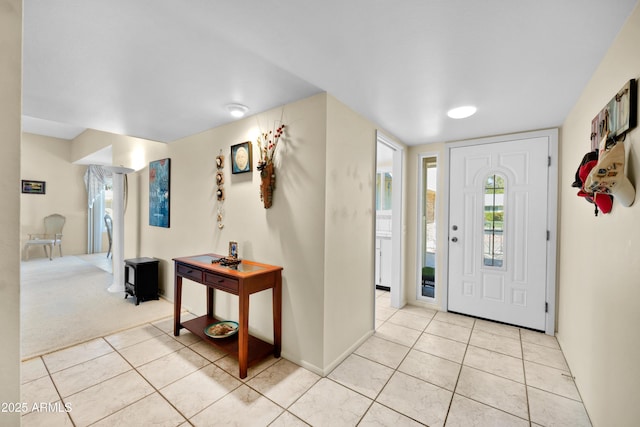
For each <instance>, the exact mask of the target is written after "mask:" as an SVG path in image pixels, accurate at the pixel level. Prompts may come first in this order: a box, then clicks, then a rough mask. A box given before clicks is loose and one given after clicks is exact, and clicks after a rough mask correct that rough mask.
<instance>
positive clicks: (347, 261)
mask: <svg viewBox="0 0 640 427" xmlns="http://www.w3.org/2000/svg"><path fill="white" fill-rule="evenodd" d="M375 154H376V128H375V127H374V126H373V125H372V124H371V123H370V122H369V121H367V120H365V119H363V118H362V117H361V116H359V115H357V114H356V113H355V112H353V111H352V110H350V109H349V108H347V107H346V106H345V105H344V104H342V103H340V102H339V101H337V100H336V99H335V98H333V97H331V96H329V97H328V99H327V150H326V156H327V157H326V159H327V160H326V161H327V167H326V178H325V186H326V187H325V188H326V191H325V193H326V194H325V218H324V229H325V233H324V243H325V248H324V260H325V264H324V277H325V280H324V303H325V305H324V325H325V327H324V328H325V329H324V342H325V348H324V359H325V367H331V366H333V364H335V363H336V362H337V361H340V360H341V359H342V358H344V357H346V356H347V354H345V352H347V351H349V352H351V351H353V350H355V348H354V346H355V345H357V344H358V343H359V342H360V340H362V339H363V338H365V337H366V336H368V334H369V333H370V332H371V331H372V329H373V326H374V313H373V307H374V283H375V281H374V264H373V260H374V246H375V243H374V235H375V231H374V230H375V223H374V221H375V215H374V213H375V205H374V203H375V196H374V194H375V188H374V187H375V173H376V160H375ZM345 319H349V320H348V322H345ZM346 324H348V325H349V327H345V325H346ZM336 331H339V333H336Z"/></svg>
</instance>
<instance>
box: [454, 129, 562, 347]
mask: <svg viewBox="0 0 640 427" xmlns="http://www.w3.org/2000/svg"><path fill="white" fill-rule="evenodd" d="M540 137H547V138H548V141H549V169H548V174H549V175H548V179H549V181H548V185H549V187H548V193H547V198H548V210H547V224H548V230H547V231H548V239H547V277H546V280H547V283H546V293H547V298H546V299H547V301H546V302H547V310H546V311H547V312H546V313H545V333H547V334H549V335H554V334H555V327H556V268H557V242H558V236H557V230H558V129H556V128H554V129H545V130H539V131H532V132H523V133H515V134H509V135H501V136H495V137H487V138H479V139H472V140H466V141H457V142H451V143H448V144H447V147H446V149H445V155H444V163H445V164H446V165H447V168H448V170H449V174H450V173H451V149H453V148H458V147H468V146H471V145H480V144H494V143H498V142H508V141H515V140H520V139H531V138H540ZM449 174H448V175H447V178H446V182H445V185H446V189H445V196H446V200H444V204H445V210H446V212H445V222H446V230H447V233H446V236H447V241H448V240H449V238H450V235H449V234H450V230H451V224H450V223H449V222H450V218H449V210H450V206H449V200H450V178H449ZM443 255H444V257H445V259H444V265H445V268H444V272H443V276H444V280H443V282H444V284H445V286H446V288H445V289H443V290H442V291H443V295H442V298H443V299H442V307H443V309H444V310H446V311H449V297H448V295H449V245H447V250H445V251H443Z"/></svg>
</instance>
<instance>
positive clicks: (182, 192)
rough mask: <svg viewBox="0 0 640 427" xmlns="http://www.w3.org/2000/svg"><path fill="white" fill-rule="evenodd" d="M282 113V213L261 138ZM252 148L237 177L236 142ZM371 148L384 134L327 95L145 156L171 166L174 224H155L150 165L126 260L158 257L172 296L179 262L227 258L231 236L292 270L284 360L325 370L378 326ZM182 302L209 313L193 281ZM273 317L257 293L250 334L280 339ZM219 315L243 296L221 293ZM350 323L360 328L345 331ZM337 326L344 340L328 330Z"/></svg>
mask: <svg viewBox="0 0 640 427" xmlns="http://www.w3.org/2000/svg"><path fill="white" fill-rule="evenodd" d="M281 117H283V121H284V122H285V124H286V125H287V133H286V138H284V139H283V140H282V142H281V145H280V153H279V164H278V168H277V182H276V184H277V188H276V192H275V196H274V204H273V206H272V207H271V208H270V209H264V207H263V206H262V202H261V200H260V197H259V194H258V187H259V182H260V177H259V171H257V170H256V169H255V167H256V165H257V154H258V152H257V146H256V144H255V141H256V137H257V135H258V132H259V130H262V131H265V130H268V129H272V128H273V126H274V123H275V121H278V120H280V118H281ZM244 141H253V150H254V156H253V172H252V173H250V174H237V175H233V174H231V170H230V146H231V145H233V144H237V143H240V142H244ZM374 151H375V127H374V126H373V125H372V124H370V123H368V122H366V121H365V120H363V119H362V118H361V117H359V116H357V115H355V114H354V113H353V112H351V111H349V110H348V109H346V108H345V107H344V106H343V105H342V104H340V103H339V102H337V101H336V100H335V99H333V98H332V97H331V96H329V95H326V94H320V95H316V96H313V97H310V98H307V99H303V100H301V101H298V102H295V103H293V104H288V105H286V106H285V107H284V108H283V109H281V108H277V109H274V110H271V111H267V112H265V113H261V114H258V115H256V116H252V117H249V118H246V119H243V120H238V121H235V122H232V123H230V124H228V125H225V126H221V127H218V128H215V129H211V130H208V131H206V132H203V133H200V134H198V135H193V136H190V137H187V138H183V139H181V140H178V141H175V142H173V143H170V144H168V146H167V150H166V151H162V152H160V151H158V152H156V153H154V154H155V157H154V156H152V155H149V154H148V151H147V157H148V159H147V160H156V159H159V158H163V157H169V158H171V227H170V228H159V227H151V226H149V225H148V185H149V180H148V175H147V169H146V168H145V169H142V170H140V171H139V172H137V173H135V174H133V175H134V176H133V177H132V181H134V182H135V184H134V190H133V192H132V193H131V196H132V197H131V198H130V199H129V203H130V206H131V204H133V206H135V209H137V211H138V213H139V215H137V217H136V216H135V215H131V217H130V216H129V213H128V214H127V223H126V230H131V229H133V228H135V227H137V228H138V234H139V237H140V239H139V240H140V247H139V250H137V252H135V253H131V252H125V255H126V256H134V255H135V256H152V257H156V258H159V259H161V264H160V265H161V267H160V268H161V277H162V279H161V282H162V283H161V288H162V291H161V292H162V293H163V294H164V295H165V296H166V297H167V298H168V299H170V300H173V274H174V269H173V262H172V259H173V258H175V257H180V256H187V255H194V254H199V253H210V252H214V253H219V254H225V253H226V252H227V251H228V242H229V241H231V240H233V241H237V242H238V244H239V251H240V257H242V258H247V259H254V260H257V261H261V262H266V263H270V264H275V265H281V266H283V267H284V272H283V350H282V352H283V356H285V357H287V358H288V359H290V360H292V361H295V362H297V363H300V364H302V365H303V366H305V367H308V368H309V369H312V370H314V371H316V372H319V373H326V368H327V366H331V365H332V364H334V363H335V360H336V359H339V358H340V357H342V355H343V354H344V353H345V352H346V351H347V350H348V349H349V347H350V346H351V345H353V343H354V342H355V341H358V340H359V339H361V338H362V337H363V336H364V335H365V334H367V333H370V331H371V330H372V327H373V311H372V309H373V222H372V220H373V219H372V209H373V188H372V182H373V176H374V166H375V162H374V157H373V156H374ZM220 152H222V154H224V155H225V157H226V164H225V169H224V175H225V183H224V187H225V190H226V200H225V201H224V203H223V208H224V212H225V217H224V228H223V229H221V230H219V229H218V228H217V222H216V212H217V207H218V202H217V200H216V198H215V194H214V192H215V185H214V183H215V172H216V168H215V163H214V160H215V157H216V156H217V155H218V154H219V153H220ZM121 154H122V155H124V154H125V153H124V152H123V153H121ZM115 156H116V150H114V157H115ZM125 165H126V164H125ZM130 182H131V181H130ZM134 192H135V193H134ZM347 201H348V202H349V208H347V207H346V203H347ZM347 210H348V211H347ZM135 221H138V223H137V224H132V222H135ZM345 233H346V235H349V236H352V237H353V239H348V240H346V239H345V238H344V236H345ZM127 235H129V231H127ZM343 267H344V268H343ZM355 269H357V271H358V272H360V274H355V273H353V272H352V271H353V270H355ZM356 302H357V307H358V311H357V312H355V313H354V311H353V308H354V303H356ZM183 304H184V305H185V306H186V307H188V308H190V309H191V310H193V311H194V312H196V313H197V314H203V313H204V311H205V298H204V288H203V287H202V286H201V285H197V284H194V283H191V282H189V281H187V280H185V281H184V291H183ZM360 307H363V308H362V310H360ZM270 310H271V294H270V293H269V292H264V293H260V294H256V295H254V296H252V297H251V311H250V325H249V327H250V329H251V331H252V333H254V334H256V335H258V336H261V337H265V338H267V339H269V338H270V337H271V336H272V325H271V311H270ZM216 313H217V314H219V315H220V316H222V317H227V318H234V317H236V316H237V297H235V296H232V295H228V294H224V293H221V294H220V295H218V296H217V298H216ZM336 313H337V314H336ZM345 316H349V319H350V325H352V329H345V327H344V317H345ZM329 328H330V329H331V330H332V331H335V330H340V331H341V333H340V334H336V333H334V332H331V333H325V331H326V330H328V329H329Z"/></svg>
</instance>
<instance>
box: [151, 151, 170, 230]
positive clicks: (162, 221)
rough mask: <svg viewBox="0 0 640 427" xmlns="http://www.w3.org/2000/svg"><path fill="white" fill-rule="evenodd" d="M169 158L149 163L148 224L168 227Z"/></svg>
mask: <svg viewBox="0 0 640 427" xmlns="http://www.w3.org/2000/svg"><path fill="white" fill-rule="evenodd" d="M170 188H171V159H162V160H156V161H153V162H150V163H149V225H153V226H156V227H164V228H169V213H170V209H169V208H170V206H171V203H170V201H171V198H170Z"/></svg>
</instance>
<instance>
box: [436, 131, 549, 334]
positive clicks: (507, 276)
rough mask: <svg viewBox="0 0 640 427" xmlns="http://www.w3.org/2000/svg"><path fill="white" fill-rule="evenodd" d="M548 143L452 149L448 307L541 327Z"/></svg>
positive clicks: (541, 140) (542, 139)
mask: <svg viewBox="0 0 640 427" xmlns="http://www.w3.org/2000/svg"><path fill="white" fill-rule="evenodd" d="M548 159H549V142H548V138H546V137H539V138H529V139H520V140H515V141H507V142H497V143H491V144H481V145H472V146H466V147H455V148H452V149H451V151H450V195H449V203H450V207H449V227H450V230H449V274H448V280H449V283H448V310H449V311H455V312H459V313H464V314H469V315H473V316H477V317H481V318H485V319H491V320H497V321H500V322H505V323H509V324H514V325H519V326H524V327H528V328H533V329H537V330H545V318H546V316H545V311H546V305H545V302H546V278H547V270H546V269H547V265H546V260H547V256H546V255H547V209H548V206H547V203H548V202H547V200H548V194H547V192H548V181H549V172H548V171H549V166H548V165H549V162H548Z"/></svg>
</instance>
